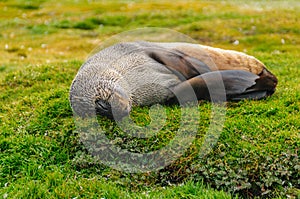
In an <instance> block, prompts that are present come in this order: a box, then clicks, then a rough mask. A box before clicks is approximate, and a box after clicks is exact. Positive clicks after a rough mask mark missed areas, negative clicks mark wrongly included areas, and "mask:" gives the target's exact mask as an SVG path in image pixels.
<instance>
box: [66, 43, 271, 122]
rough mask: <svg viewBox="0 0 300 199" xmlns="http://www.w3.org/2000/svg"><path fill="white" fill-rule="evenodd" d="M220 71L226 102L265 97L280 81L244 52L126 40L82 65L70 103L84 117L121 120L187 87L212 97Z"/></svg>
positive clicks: (172, 97)
mask: <svg viewBox="0 0 300 199" xmlns="http://www.w3.org/2000/svg"><path fill="white" fill-rule="evenodd" d="M217 74H220V75H221V77H222V81H223V83H224V87H225V93H226V98H227V100H242V99H261V98H265V97H266V96H269V95H272V94H273V93H274V91H275V87H276V85H277V78H276V77H275V76H274V75H273V74H272V73H271V72H269V71H268V70H267V69H266V67H265V66H264V64H263V63H261V62H260V61H258V60H257V59H255V58H254V57H252V56H249V55H246V54H244V53H240V52H236V51H231V50H222V49H218V48H213V47H208V46H202V45H197V44H189V43H153V42H144V41H140V42H126V43H118V44H115V45H113V46H110V47H108V48H105V49H103V50H102V51H100V52H98V53H96V54H95V55H93V56H92V57H90V58H89V59H88V60H87V61H86V63H84V64H83V65H82V66H81V68H80V69H79V71H78V73H77V75H76V77H75V79H74V80H73V82H72V85H71V89H70V102H71V106H72V109H73V111H74V112H75V114H77V115H79V116H81V117H84V116H87V115H91V114H95V113H97V114H100V115H103V116H107V117H109V118H113V116H115V119H116V117H119V118H122V117H123V116H125V115H128V114H129V112H130V110H131V108H132V106H145V105H146V106H147V105H153V104H156V103H160V104H164V103H173V102H176V96H178V95H184V94H185V91H186V89H187V88H188V87H192V89H193V90H194V93H195V95H196V97H197V99H198V100H210V99H211V98H210V93H209V89H208V88H207V84H208V83H209V84H210V85H213V84H214V83H217V81H220V79H218V78H216V76H217ZM217 92H218V91H217ZM185 100H186V101H189V96H186V99H185ZM113 113H114V114H113Z"/></svg>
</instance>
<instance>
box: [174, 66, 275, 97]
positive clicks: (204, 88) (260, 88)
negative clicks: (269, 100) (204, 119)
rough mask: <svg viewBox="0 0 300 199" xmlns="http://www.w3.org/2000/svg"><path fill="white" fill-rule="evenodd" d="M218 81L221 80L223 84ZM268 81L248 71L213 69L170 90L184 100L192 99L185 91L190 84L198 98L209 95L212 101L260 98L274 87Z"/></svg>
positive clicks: (268, 93)
mask: <svg viewBox="0 0 300 199" xmlns="http://www.w3.org/2000/svg"><path fill="white" fill-rule="evenodd" d="M220 81H223V84H222V82H220ZM269 81H270V80H268V79H266V78H264V77H260V76H258V75H255V74H253V73H250V72H248V71H242V70H225V71H213V72H209V73H205V74H202V75H198V76H196V77H193V78H191V79H189V80H186V81H184V82H182V83H180V84H178V85H176V86H175V87H173V88H172V89H171V90H172V92H173V93H174V95H175V96H180V97H181V98H182V100H183V101H185V102H187V101H191V100H192V98H191V97H190V96H189V94H188V93H187V90H188V88H189V87H190V86H191V87H192V88H193V90H194V92H195V94H196V97H197V99H198V100H212V98H211V96H213V100H214V101H225V100H233V101H236V100H242V99H261V98H264V97H266V96H268V95H270V93H271V92H270V91H271V90H272V89H274V87H272V88H271V87H269V86H268V85H269V84H270V82H269ZM224 91H225V93H224ZM273 92H274V91H273ZM225 95H226V99H225V98H224V97H225ZM169 101H176V100H175V99H171V100H169ZM168 103H169V102H168Z"/></svg>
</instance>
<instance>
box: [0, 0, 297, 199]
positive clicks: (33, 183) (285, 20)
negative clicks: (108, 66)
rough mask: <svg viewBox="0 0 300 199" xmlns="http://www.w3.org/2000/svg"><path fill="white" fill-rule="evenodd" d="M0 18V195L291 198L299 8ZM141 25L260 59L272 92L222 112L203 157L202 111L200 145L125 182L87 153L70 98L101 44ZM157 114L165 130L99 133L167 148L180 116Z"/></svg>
mask: <svg viewBox="0 0 300 199" xmlns="http://www.w3.org/2000/svg"><path fill="white" fill-rule="evenodd" d="M0 10H1V14H0V19H1V20H0V29H1V32H0V52H1V53H0V124H1V125H0V197H3V198H199V197H200V198H201V197H202V198H232V197H245V198H246V197H250V198H252V197H265V198H267V197H269V198H270V197H279V198H286V197H288V198H299V197H300V181H299V179H300V176H299V173H300V161H299V146H300V137H299V135H300V114H299V108H300V71H299V69H300V54H299V48H300V37H299V34H300V23H299V18H300V12H299V10H300V4H299V3H298V2H297V1H292V0H289V1H276V3H274V2H269V1H266V2H261V1H247V4H245V3H244V2H243V1H202V2H198V1H176V2H174V1H173V2H170V1H151V2H150V1H100V2H97V1H96V2H94V1H74V2H73V1H67V0H66V1H59V2H56V1H51V0H49V1H47V0H38V1H33V0H32V1H29V0H27V1H25V0H14V1H6V0H2V1H0ZM146 26H152V27H165V28H170V29H173V30H176V31H179V32H182V33H184V34H186V35H189V36H190V37H192V38H193V39H195V40H196V41H197V42H199V43H201V44H205V45H211V46H215V47H221V48H225V49H234V50H238V51H244V52H247V53H248V54H251V55H253V56H255V57H257V58H259V59H260V60H261V61H263V62H264V63H265V64H266V65H267V67H268V68H269V69H270V70H271V71H272V72H273V73H274V74H275V75H276V76H277V77H278V79H279V84H278V89H277V91H276V93H275V94H274V95H273V96H271V97H269V98H267V99H265V100H261V101H241V102H237V103H228V104H227V108H226V110H227V111H226V121H225V123H224V128H223V131H222V133H221V135H220V138H219V140H218V142H217V144H216V145H215V147H214V148H213V150H212V151H211V152H210V153H209V154H207V155H206V156H204V157H202V156H199V152H200V151H201V147H200V145H201V143H202V138H203V133H205V130H206V129H207V128H208V125H209V118H210V114H211V113H210V109H211V105H210V103H208V102H200V103H199V105H198V108H199V110H201V114H200V116H199V118H200V124H199V130H198V132H197V139H196V140H194V142H193V143H192V144H191V145H190V146H189V148H188V149H187V150H186V152H185V153H184V154H183V155H182V156H181V157H180V158H178V159H177V160H176V161H174V162H173V163H172V164H170V165H168V166H167V167H165V168H163V169H161V170H159V171H153V172H146V173H136V174H134V173H132V174H130V173H126V172H122V171H117V170H114V169H112V168H110V167H107V166H105V165H102V164H98V163H97V161H96V160H95V159H93V158H92V157H90V156H89V155H88V153H87V152H86V149H85V148H84V146H83V145H82V143H80V141H79V139H78V134H77V133H76V132H77V131H76V130H75V124H74V118H73V117H72V110H71V108H70V105H69V101H68V95H69V94H68V92H69V87H70V84H71V82H72V79H73V78H74V76H75V75H76V73H77V71H78V69H79V67H80V66H81V64H82V63H84V61H85V60H86V58H87V57H88V55H89V53H90V52H91V51H92V50H93V49H94V48H95V47H97V46H98V45H99V43H101V41H104V40H105V39H107V38H109V37H110V36H112V35H114V34H116V33H119V32H122V31H126V30H131V29H134V28H140V27H146ZM237 41H238V42H237ZM166 108H167V109H168V114H167V116H168V118H169V119H167V120H166V122H167V123H166V124H165V126H166V128H165V129H163V130H162V132H160V133H159V134H157V135H156V137H155V138H149V139H148V140H146V142H145V140H137V139H127V138H128V137H129V136H128V135H124V133H122V131H121V130H120V129H118V128H114V129H113V130H111V131H108V133H107V136H108V137H109V138H110V139H118V138H119V140H120V139H121V141H119V142H117V144H118V145H120V146H122V147H124V148H128V149H130V150H132V151H135V152H140V151H146V150H155V149H157V148H159V147H160V146H164V145H165V144H166V143H167V142H168V140H169V139H172V137H173V136H174V133H176V131H175V130H176V125H177V124H176V120H173V119H174V118H176V114H178V107H176V106H173V107H166ZM147 113H148V109H147V108H146V107H144V108H136V109H135V110H134V112H133V117H134V118H135V120H136V122H137V123H138V124H140V125H144V124H147V122H148V123H149V116H148V114H147ZM172 118H173V119H172ZM101 122H103V125H105V126H106V127H108V128H109V127H111V126H115V123H113V122H111V121H109V120H105V119H104V120H103V121H101ZM168 133H169V134H168ZM124 138H126V139H127V141H126V142H123V141H124V140H125V139H124ZM151 139H152V140H151ZM155 139H157V140H158V141H157V142H151V141H154V140H155ZM153 143H154V144H153Z"/></svg>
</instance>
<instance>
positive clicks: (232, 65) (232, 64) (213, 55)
mask: <svg viewBox="0 0 300 199" xmlns="http://www.w3.org/2000/svg"><path fill="white" fill-rule="evenodd" d="M199 47H201V48H200V49H201V50H200V51H199ZM199 47H198V46H197V47H196V46H195V47H193V46H189V47H187V46H184V45H182V46H177V47H176V49H177V50H180V51H182V52H184V53H186V54H187V55H189V56H192V57H195V58H197V59H199V60H201V61H203V62H204V63H206V64H207V65H208V66H209V67H211V69H212V70H246V71H249V72H252V73H254V74H257V75H258V74H260V73H261V72H262V71H263V69H264V68H265V65H264V64H263V63H262V62H260V61H259V60H257V59H256V58H255V57H253V56H250V55H247V54H245V53H241V52H237V51H233V50H223V49H220V48H214V47H209V46H203V45H199ZM202 50H203V52H201V51H202ZM213 63H214V64H215V66H216V67H217V68H215V67H214V66H213V65H214V64H213Z"/></svg>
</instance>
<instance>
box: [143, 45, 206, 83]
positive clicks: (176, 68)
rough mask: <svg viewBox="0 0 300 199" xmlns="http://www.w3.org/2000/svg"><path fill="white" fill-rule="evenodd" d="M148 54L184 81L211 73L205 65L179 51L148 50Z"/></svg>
mask: <svg viewBox="0 0 300 199" xmlns="http://www.w3.org/2000/svg"><path fill="white" fill-rule="evenodd" d="M146 53H147V54H148V56H149V57H151V58H152V59H154V60H155V61H157V62H158V63H160V64H163V65H164V66H166V67H167V68H168V69H169V70H171V71H172V72H173V73H174V74H175V75H176V76H178V77H179V78H180V79H181V80H183V81H184V80H187V79H190V78H192V77H195V76H197V75H201V74H204V73H207V72H211V70H210V68H209V67H208V66H207V65H206V64H205V63H203V62H202V61H200V60H198V59H196V58H194V57H191V56H189V55H186V54H184V53H182V52H180V51H178V50H168V49H163V48H150V49H147V50H146Z"/></svg>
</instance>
